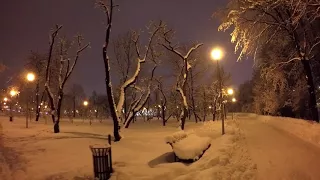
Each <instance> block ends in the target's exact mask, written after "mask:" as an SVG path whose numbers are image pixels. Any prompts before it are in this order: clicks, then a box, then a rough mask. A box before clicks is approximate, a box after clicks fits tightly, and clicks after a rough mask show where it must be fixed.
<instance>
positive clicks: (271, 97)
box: [218, 0, 320, 122]
mask: <svg viewBox="0 0 320 180" xmlns="http://www.w3.org/2000/svg"><path fill="white" fill-rule="evenodd" d="M319 9H320V3H319V1H316V0H305V1H287V0H271V1H264V0H257V1H251V0H231V1H230V3H229V4H228V7H227V8H226V9H225V10H224V11H222V12H221V13H219V14H218V15H220V17H221V19H222V21H223V22H222V24H221V26H220V30H227V29H233V32H232V39H231V40H232V42H234V43H235V44H236V51H239V52H240V56H239V59H241V58H242V57H243V56H253V57H254V59H255V71H254V75H253V79H252V80H251V81H249V82H246V83H245V84H243V85H242V86H241V87H240V90H239V95H238V96H239V97H238V100H239V101H238V102H239V103H238V104H239V109H240V108H241V110H243V111H251V112H252V111H253V112H257V113H261V114H270V115H283V116H291V117H299V118H306V119H311V120H314V121H316V122H319V116H318V107H317V92H318V87H319V85H320V83H319V78H320V76H319V70H318V69H319V63H320V61H319V52H320V48H319V45H320V34H319V31H318V29H319V27H320V21H319V20H320V11H319Z"/></svg>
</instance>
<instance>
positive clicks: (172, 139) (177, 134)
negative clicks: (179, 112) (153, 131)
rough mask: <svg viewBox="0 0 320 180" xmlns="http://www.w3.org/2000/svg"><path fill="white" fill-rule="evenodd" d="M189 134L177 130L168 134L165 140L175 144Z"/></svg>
mask: <svg viewBox="0 0 320 180" xmlns="http://www.w3.org/2000/svg"><path fill="white" fill-rule="evenodd" d="M187 136H188V134H187V133H186V132H185V131H182V130H180V131H177V132H175V133H173V134H172V135H169V136H166V137H165V142H166V143H169V144H173V143H176V142H178V141H180V140H182V139H184V138H186V137H187Z"/></svg>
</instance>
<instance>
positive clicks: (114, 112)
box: [97, 0, 164, 141]
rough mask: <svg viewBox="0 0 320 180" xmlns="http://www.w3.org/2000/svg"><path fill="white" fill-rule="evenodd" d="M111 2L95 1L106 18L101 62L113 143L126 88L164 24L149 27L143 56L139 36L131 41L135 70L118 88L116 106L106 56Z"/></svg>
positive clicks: (120, 117) (110, 26)
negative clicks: (148, 36) (135, 57)
mask: <svg viewBox="0 0 320 180" xmlns="http://www.w3.org/2000/svg"><path fill="white" fill-rule="evenodd" d="M113 2H114V1H113V0H110V1H109V3H107V2H106V1H102V0H99V1H97V5H98V6H99V7H100V8H101V9H102V10H103V11H104V13H105V14H106V16H107V29H106V36H105V44H104V47H103V60H104V64H105V74H106V88H107V95H108V102H109V107H110V113H111V116H112V119H113V124H114V139H115V141H119V140H120V139H121V136H120V133H119V129H120V124H119V122H120V121H121V119H122V109H123V106H124V102H125V90H126V89H127V88H128V87H130V86H133V85H134V84H135V82H136V80H137V77H138V75H139V73H140V68H141V65H142V64H143V63H145V61H146V58H147V56H148V55H149V51H150V49H151V48H150V47H151V44H152V41H153V38H154V37H155V35H156V34H157V32H158V31H160V29H162V27H163V26H164V24H163V23H162V22H160V23H159V25H157V26H153V25H152V26H151V28H152V30H151V31H152V32H151V36H150V38H149V42H148V45H147V47H146V51H145V53H144V54H142V52H141V51H140V48H139V46H138V42H139V37H140V35H139V34H138V33H136V34H135V37H134V38H133V41H134V43H135V47H136V52H137V55H138V58H137V66H136V70H135V72H134V73H133V75H132V76H131V77H128V78H127V80H126V81H125V82H124V83H123V84H122V85H121V86H120V92H119V100H118V103H117V105H116V104H115V99H114V97H113V90H112V84H111V78H110V60H109V57H108V55H107V54H108V53H107V50H108V46H109V42H110V34H111V28H112V20H113V19H112V18H113V10H114V8H115V7H116V5H114V3H113ZM147 94H148V93H147ZM144 97H145V98H144V99H148V96H144ZM144 99H143V100H142V97H141V100H142V102H143V101H144ZM141 100H140V101H139V102H141ZM137 108H140V105H137V106H136V108H134V109H137ZM130 113H131V112H130ZM130 119H131V118H130ZM130 122H131V120H130V121H125V122H124V124H125V126H129V123H130Z"/></svg>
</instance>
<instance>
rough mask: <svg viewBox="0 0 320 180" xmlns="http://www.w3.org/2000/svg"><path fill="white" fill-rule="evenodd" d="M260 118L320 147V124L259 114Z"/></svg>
mask: <svg viewBox="0 0 320 180" xmlns="http://www.w3.org/2000/svg"><path fill="white" fill-rule="evenodd" d="M259 119H260V120H262V121H264V122H266V123H268V124H270V125H272V126H274V127H276V128H279V129H282V130H284V131H286V132H289V133H291V134H293V135H295V136H297V137H299V138H302V139H303V140H305V141H308V142H310V143H312V144H314V145H316V146H319V147H320V124H318V123H315V122H313V121H307V120H302V119H294V118H287V117H272V116H259Z"/></svg>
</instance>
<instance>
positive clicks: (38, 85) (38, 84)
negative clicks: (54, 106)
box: [36, 80, 41, 121]
mask: <svg viewBox="0 0 320 180" xmlns="http://www.w3.org/2000/svg"><path fill="white" fill-rule="evenodd" d="M39 89H40V82H39V80H37V85H36V121H39V117H40V108H41V106H40V102H39V91H40V90H39Z"/></svg>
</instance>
